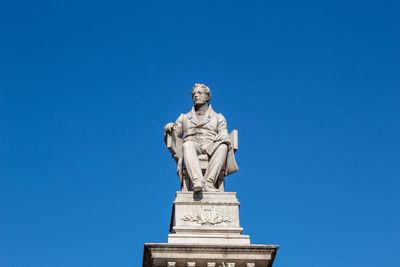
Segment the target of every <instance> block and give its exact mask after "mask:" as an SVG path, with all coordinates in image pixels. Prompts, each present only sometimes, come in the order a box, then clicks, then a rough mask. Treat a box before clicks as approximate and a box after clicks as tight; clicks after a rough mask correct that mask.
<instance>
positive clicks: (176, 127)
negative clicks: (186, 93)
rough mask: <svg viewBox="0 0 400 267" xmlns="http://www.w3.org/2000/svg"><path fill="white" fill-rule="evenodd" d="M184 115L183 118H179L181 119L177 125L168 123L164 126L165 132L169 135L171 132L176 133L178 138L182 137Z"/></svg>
mask: <svg viewBox="0 0 400 267" xmlns="http://www.w3.org/2000/svg"><path fill="white" fill-rule="evenodd" d="M182 125H183V114H181V116H179V118H178V119H177V120H176V122H175V123H172V122H170V123H167V124H166V125H165V126H164V131H166V132H167V133H170V132H171V131H174V133H175V134H176V135H177V136H178V137H182V135H183V127H182Z"/></svg>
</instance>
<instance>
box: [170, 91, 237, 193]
mask: <svg viewBox="0 0 400 267" xmlns="http://www.w3.org/2000/svg"><path fill="white" fill-rule="evenodd" d="M192 98H193V104H194V106H193V108H192V110H191V111H190V112H189V113H186V114H181V115H180V116H179V118H178V119H177V120H176V122H175V123H167V124H166V125H165V126H164V131H165V135H164V136H165V138H164V139H165V142H166V144H167V147H168V149H169V150H170V152H171V153H172V156H173V158H174V159H175V161H176V163H177V165H178V168H177V169H178V176H179V178H180V182H181V185H182V191H195V192H201V191H206V192H214V191H223V189H224V188H223V187H224V177H225V176H226V175H229V174H232V173H234V172H236V171H237V170H238V169H239V168H238V166H237V164H236V161H235V157H234V152H235V151H236V150H237V148H238V145H237V131H236V130H234V131H232V133H231V134H229V135H228V129H227V123H226V120H225V118H224V116H223V115H222V114H218V113H216V112H215V111H214V110H213V109H212V107H211V105H210V104H209V102H210V99H211V92H210V89H209V88H208V87H207V86H205V85H204V84H195V85H194V87H193V89H192ZM182 137H183V140H182Z"/></svg>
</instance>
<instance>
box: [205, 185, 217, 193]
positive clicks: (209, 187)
mask: <svg viewBox="0 0 400 267" xmlns="http://www.w3.org/2000/svg"><path fill="white" fill-rule="evenodd" d="M204 191H206V192H218V191H219V190H218V189H217V188H214V187H213V186H208V185H206V186H204Z"/></svg>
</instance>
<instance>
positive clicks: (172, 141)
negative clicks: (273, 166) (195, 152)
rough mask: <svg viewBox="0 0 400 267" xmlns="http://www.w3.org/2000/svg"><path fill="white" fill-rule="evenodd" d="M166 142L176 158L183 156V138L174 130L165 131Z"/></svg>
mask: <svg viewBox="0 0 400 267" xmlns="http://www.w3.org/2000/svg"><path fill="white" fill-rule="evenodd" d="M164 142H165V144H166V145H167V148H168V150H169V152H171V154H172V156H173V157H174V158H176V157H177V158H182V145H183V140H182V139H181V138H179V137H178V136H176V134H175V133H174V132H173V131H172V132H169V133H167V132H165V133H164Z"/></svg>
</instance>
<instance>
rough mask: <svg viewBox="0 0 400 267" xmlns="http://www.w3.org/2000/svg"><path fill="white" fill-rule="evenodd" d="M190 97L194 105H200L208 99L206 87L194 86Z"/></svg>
mask: <svg viewBox="0 0 400 267" xmlns="http://www.w3.org/2000/svg"><path fill="white" fill-rule="evenodd" d="M192 98H193V103H194V104H195V105H202V104H205V103H207V102H208V101H209V100H210V96H209V95H208V94H207V91H206V89H204V88H201V87H196V88H194V89H193V91H192Z"/></svg>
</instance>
